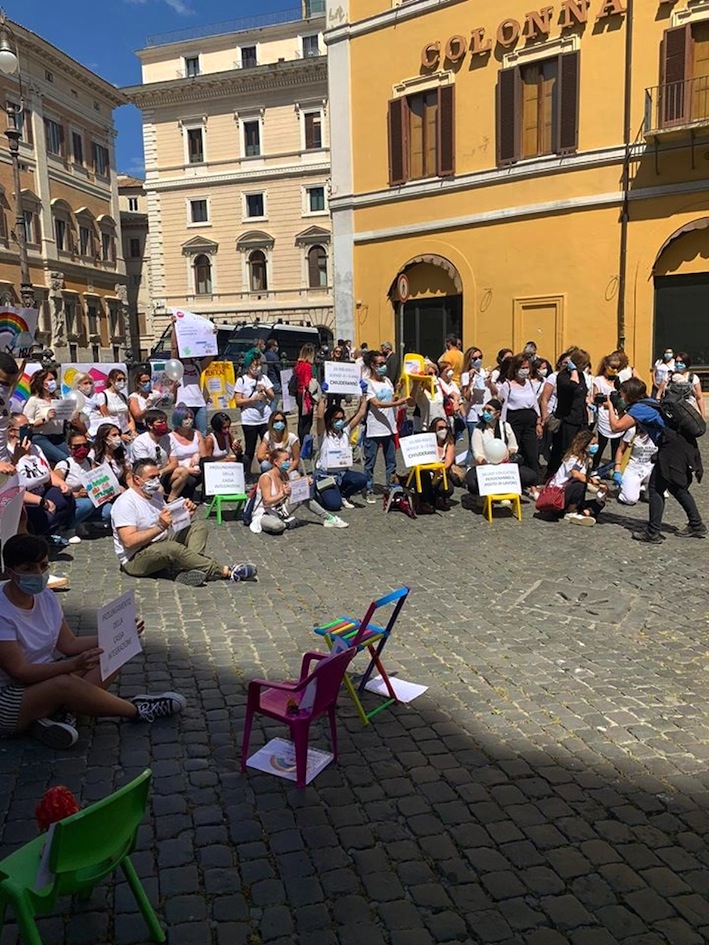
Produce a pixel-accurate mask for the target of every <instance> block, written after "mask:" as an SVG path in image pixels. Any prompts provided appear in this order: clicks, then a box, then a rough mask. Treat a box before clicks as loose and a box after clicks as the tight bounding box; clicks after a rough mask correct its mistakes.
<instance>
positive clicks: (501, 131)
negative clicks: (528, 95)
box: [497, 67, 522, 165]
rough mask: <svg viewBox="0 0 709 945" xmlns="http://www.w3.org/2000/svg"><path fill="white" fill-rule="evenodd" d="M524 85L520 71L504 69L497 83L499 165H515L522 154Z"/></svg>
mask: <svg viewBox="0 0 709 945" xmlns="http://www.w3.org/2000/svg"><path fill="white" fill-rule="evenodd" d="M521 125H522V83H521V77H520V70H519V69H518V68H517V67H515V68H513V69H503V70H502V71H501V72H500V77H499V79H498V81H497V163H498V164H500V165H506V164H514V162H515V161H518V160H519V158H520V154H521V140H520V139H521V134H520V129H521Z"/></svg>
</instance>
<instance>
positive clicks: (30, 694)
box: [0, 535, 186, 748]
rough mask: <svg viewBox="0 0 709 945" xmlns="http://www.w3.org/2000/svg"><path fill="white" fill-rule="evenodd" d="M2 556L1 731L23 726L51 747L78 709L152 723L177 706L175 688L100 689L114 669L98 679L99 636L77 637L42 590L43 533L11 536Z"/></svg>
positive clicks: (180, 704) (73, 736)
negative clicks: (153, 692) (127, 695)
mask: <svg viewBox="0 0 709 945" xmlns="http://www.w3.org/2000/svg"><path fill="white" fill-rule="evenodd" d="M3 556H4V559H5V568H6V570H7V573H8V576H9V581H8V582H7V583H6V584H4V585H2V587H1V588H0V737H8V736H10V735H17V734H21V733H22V732H29V733H30V734H31V735H33V736H34V737H35V738H38V739H39V740H40V741H42V742H44V743H45V744H47V745H50V746H51V747H52V748H71V746H72V745H74V744H75V743H76V741H77V739H78V737H79V735H78V732H77V730H76V716H77V715H79V714H81V715H88V716H93V717H106V716H113V717H114V718H124V719H129V720H131V721H134V722H141V721H142V722H153V721H154V720H155V719H157V718H161V717H163V716H167V715H173V714H174V713H176V712H181V711H182V709H183V708H184V707H185V704H186V700H185V697H184V696H181V695H179V694H178V693H176V692H163V693H161V694H160V695H159V696H149V695H142V696H134V697H133V698H132V699H120V698H119V697H118V696H114V695H113V694H112V693H110V692H106V690H107V689H108V687H109V686H110V685H111V683H112V682H113V681H114V679H115V678H116V676H117V675H118V673H113V674H112V675H111V676H109V677H108V678H107V679H104V680H102V679H101V672H100V669H99V657H100V655H101V652H102V651H101V650H100V649H99V647H98V637H96V636H81V637H77V636H75V635H74V634H73V633H72V631H71V630H70V628H69V625H68V623H67V622H66V618H65V617H64V614H63V613H62V609H61V605H60V604H59V602H58V600H57V598H56V597H55V596H54V593H53V592H52V591H50V590H48V589H47V580H48V578H49V548H48V545H47V543H46V541H44V539H43V538H39V537H37V536H35V535H15V537H14V538H10V539H8V541H7V542H6V543H5V545H4V547H3ZM138 632H139V633H140V632H142V624H139V625H138ZM55 653H59V654H60V658H59V659H57V658H56V657H55Z"/></svg>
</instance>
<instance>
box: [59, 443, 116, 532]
mask: <svg viewBox="0 0 709 945" xmlns="http://www.w3.org/2000/svg"><path fill="white" fill-rule="evenodd" d="M68 442H69V453H70V455H69V459H63V460H61V462H59V463H57V465H56V466H55V467H54V473H55V475H56V476H58V477H59V478H60V479H62V480H63V482H65V483H66V485H67V486H69V488H70V489H71V493H72V495H73V496H74V502H75V508H74V517H73V518H72V519H71V521H70V522H69V526H68V528H69V531H68V533H67V536H66V537H67V538H69V539H71V538H72V537H73V536H74V535H78V536H79V538H81V537H82V535H81V534H80V531H85V529H84V525H85V524H87V523H89V522H94V523H97V524H98V523H103V524H104V525H105V526H106V527H107V528H109V529H110V526H111V505H112V501H111V500H109V501H108V502H104V503H103V505H100V506H96V505H94V503H93V502H92V501H91V499H90V498H89V495H88V493H87V492H86V485H85V481H84V477H85V475H86V474H87V473H89V472H91V470H92V468H93V463H92V462H91V460H90V459H89V453H90V452H91V450H90V447H89V441H88V439H87V438H86V434H85V433H79V432H77V431H74V432H73V433H70V434H69V437H68Z"/></svg>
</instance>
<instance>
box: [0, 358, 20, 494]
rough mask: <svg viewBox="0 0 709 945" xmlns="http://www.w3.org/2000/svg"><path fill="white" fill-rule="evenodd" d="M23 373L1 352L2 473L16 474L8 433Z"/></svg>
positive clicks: (0, 417) (12, 360)
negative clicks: (16, 392) (15, 396)
mask: <svg viewBox="0 0 709 945" xmlns="http://www.w3.org/2000/svg"><path fill="white" fill-rule="evenodd" d="M21 376H22V372H21V370H20V367H19V366H18V364H17V362H16V361H15V359H14V358H13V357H11V356H10V355H9V354H7V353H6V352H4V351H0V473H2V474H3V475H4V476H14V474H15V449H12V450H10V447H9V445H8V439H7V431H8V427H9V426H10V410H11V408H10V400H11V399H12V395H13V393H14V392H15V388H16V387H17V383H18V381H19V380H20V377H21Z"/></svg>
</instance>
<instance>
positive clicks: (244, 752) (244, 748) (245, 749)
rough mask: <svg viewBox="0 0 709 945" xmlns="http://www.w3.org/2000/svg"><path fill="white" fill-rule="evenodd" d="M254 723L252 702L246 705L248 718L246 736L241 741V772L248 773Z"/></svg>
mask: <svg viewBox="0 0 709 945" xmlns="http://www.w3.org/2000/svg"><path fill="white" fill-rule="evenodd" d="M253 721H254V708H253V706H252V705H251V704H250V702H247V703H246V717H245V718H244V735H243V737H242V739H241V771H242V773H243V772H244V771H246V760H247V757H248V754H249V742H250V741H251V726H252V724H253Z"/></svg>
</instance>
